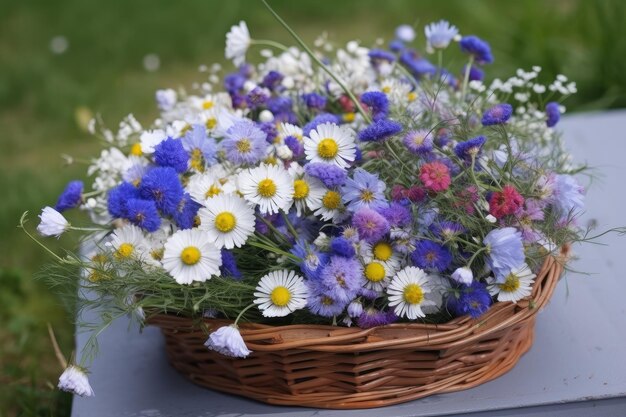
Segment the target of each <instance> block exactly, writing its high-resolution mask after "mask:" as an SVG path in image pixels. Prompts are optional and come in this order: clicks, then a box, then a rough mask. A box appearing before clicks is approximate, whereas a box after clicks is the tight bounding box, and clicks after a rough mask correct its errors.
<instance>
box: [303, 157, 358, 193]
mask: <svg viewBox="0 0 626 417" xmlns="http://www.w3.org/2000/svg"><path fill="white" fill-rule="evenodd" d="M304 172H306V173H307V174H309V175H310V176H312V177H314V178H317V179H318V180H320V181H322V183H324V185H325V186H326V187H328V188H335V187H339V186H341V185H343V184H344V183H345V182H346V178H347V177H348V174H347V173H346V171H344V170H343V169H341V168H340V167H338V166H336V165H334V164H327V163H324V162H312V163H308V164H306V165H305V166H304Z"/></svg>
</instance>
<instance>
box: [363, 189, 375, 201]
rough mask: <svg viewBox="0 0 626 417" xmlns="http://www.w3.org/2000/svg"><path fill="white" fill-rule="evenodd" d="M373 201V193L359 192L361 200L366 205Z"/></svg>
mask: <svg viewBox="0 0 626 417" xmlns="http://www.w3.org/2000/svg"><path fill="white" fill-rule="evenodd" d="M373 199H374V193H373V192H371V191H370V190H363V191H361V200H363V201H365V202H366V203H369V202H371V201H372V200H373Z"/></svg>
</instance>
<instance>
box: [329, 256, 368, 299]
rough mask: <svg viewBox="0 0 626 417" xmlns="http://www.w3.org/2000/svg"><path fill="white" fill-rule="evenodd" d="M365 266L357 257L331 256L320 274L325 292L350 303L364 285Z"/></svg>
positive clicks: (333, 297)
mask: <svg viewBox="0 0 626 417" xmlns="http://www.w3.org/2000/svg"><path fill="white" fill-rule="evenodd" d="M363 281H364V277H363V267H362V266H361V263H360V262H359V261H358V260H356V259H355V258H351V259H348V258H343V257H341V256H331V257H330V262H329V263H328V264H327V265H326V266H324V269H323V270H322V273H321V274H320V282H321V284H322V286H323V288H324V292H325V293H326V294H327V295H329V296H330V297H331V298H332V299H334V300H339V301H341V302H345V303H346V304H347V303H349V302H350V301H351V300H352V299H353V298H354V297H356V295H357V294H358V292H359V289H360V288H361V287H362V286H363V283H364V282H363Z"/></svg>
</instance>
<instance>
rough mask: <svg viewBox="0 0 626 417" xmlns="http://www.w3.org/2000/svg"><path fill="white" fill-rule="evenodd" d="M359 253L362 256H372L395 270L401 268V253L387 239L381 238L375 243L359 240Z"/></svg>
mask: <svg viewBox="0 0 626 417" xmlns="http://www.w3.org/2000/svg"><path fill="white" fill-rule="evenodd" d="M359 253H360V254H361V256H362V257H364V258H365V257H369V258H372V259H373V260H375V261H377V262H380V263H382V264H384V265H386V266H387V267H388V268H390V269H393V270H394V271H395V270H398V269H399V268H400V254H399V253H398V251H397V250H394V247H393V246H392V245H391V243H389V242H387V241H386V240H381V241H379V242H376V243H375V244H373V245H371V244H369V243H367V242H366V241H364V240H362V241H360V242H359Z"/></svg>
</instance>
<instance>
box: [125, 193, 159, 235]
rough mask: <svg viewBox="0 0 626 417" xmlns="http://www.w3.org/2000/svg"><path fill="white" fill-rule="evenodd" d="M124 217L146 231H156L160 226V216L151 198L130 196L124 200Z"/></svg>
mask: <svg viewBox="0 0 626 417" xmlns="http://www.w3.org/2000/svg"><path fill="white" fill-rule="evenodd" d="M124 218H125V219H127V220H128V221H129V222H131V223H132V224H134V225H135V226H137V227H141V228H142V229H144V230H146V231H148V232H156V231H157V229H158V228H159V226H161V217H159V212H158V211H157V206H156V204H155V203H154V201H152V200H142V199H139V198H131V199H130V200H128V201H126V215H125V216H124Z"/></svg>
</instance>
